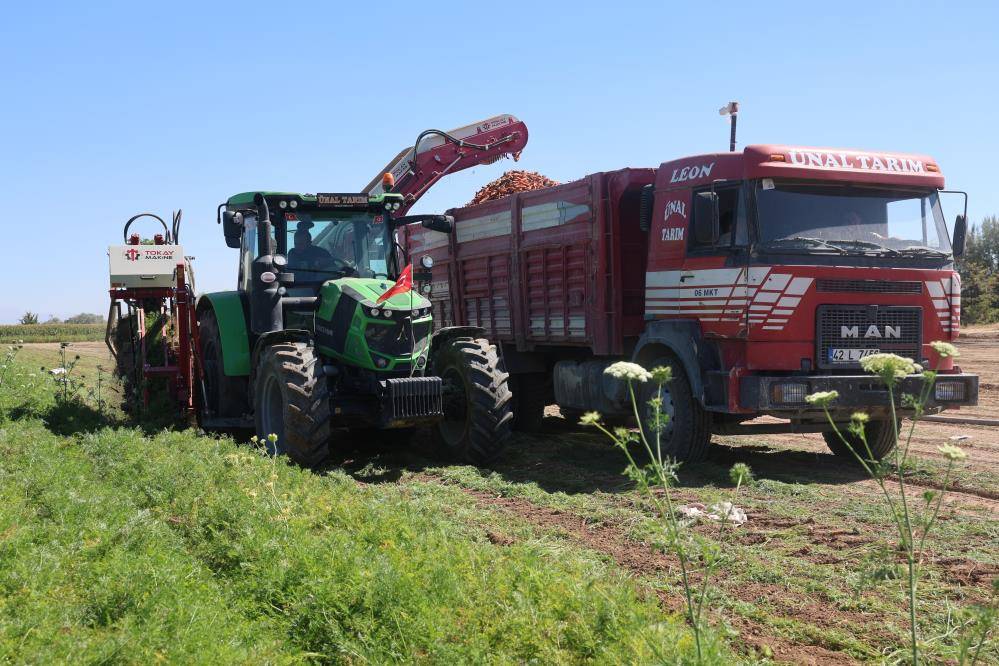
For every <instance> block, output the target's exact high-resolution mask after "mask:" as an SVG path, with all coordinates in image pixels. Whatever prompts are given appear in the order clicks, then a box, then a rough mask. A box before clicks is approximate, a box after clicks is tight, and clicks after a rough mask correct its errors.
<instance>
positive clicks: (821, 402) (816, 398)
mask: <svg viewBox="0 0 999 666" xmlns="http://www.w3.org/2000/svg"><path fill="white" fill-rule="evenodd" d="M838 397H839V391H818V392H816V393H812V394H810V395H806V396H805V402H807V403H808V404H809V405H815V406H816V407H826V406H827V405H830V404H832V402H833V401H834V400H835V399H836V398H838Z"/></svg>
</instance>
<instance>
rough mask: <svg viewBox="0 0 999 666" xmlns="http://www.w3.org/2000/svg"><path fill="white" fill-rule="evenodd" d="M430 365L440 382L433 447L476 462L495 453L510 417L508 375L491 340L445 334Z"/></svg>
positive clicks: (503, 439)
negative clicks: (440, 406)
mask: <svg viewBox="0 0 999 666" xmlns="http://www.w3.org/2000/svg"><path fill="white" fill-rule="evenodd" d="M431 369H432V370H433V372H434V374H436V375H437V376H439V377H440V378H441V379H442V380H443V384H444V418H443V419H441V421H440V422H439V423H438V424H437V427H436V428H435V430H434V439H435V440H436V442H437V444H438V448H440V449H442V450H443V451H444V452H446V453H448V454H449V455H451V456H455V457H458V458H460V459H462V460H465V461H467V462H470V463H472V464H475V465H483V464H485V463H488V462H489V461H491V460H493V459H494V458H496V456H498V455H499V454H500V452H501V451H502V450H503V447H504V446H505V445H506V440H507V439H508V438H509V436H510V426H511V422H512V421H513V413H512V412H511V409H510V407H511V405H510V403H511V401H512V398H513V396H512V395H511V393H510V389H509V387H508V386H507V379H508V378H509V375H508V374H507V373H506V370H504V368H503V362H502V361H501V360H500V358H499V355H498V354H497V353H496V346H495V345H491V344H489V341H488V340H485V339H483V338H470V337H468V338H466V337H460V338H454V339H452V340H448V341H447V342H445V343H444V344H443V345H442V346H441V347H440V348H439V349H438V350H437V351H436V352H435V353H434V357H433V359H431Z"/></svg>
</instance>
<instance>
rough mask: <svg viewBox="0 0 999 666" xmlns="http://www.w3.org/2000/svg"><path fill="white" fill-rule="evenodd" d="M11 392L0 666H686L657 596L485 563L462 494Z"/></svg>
mask: <svg viewBox="0 0 999 666" xmlns="http://www.w3.org/2000/svg"><path fill="white" fill-rule="evenodd" d="M17 361H19V359H17V360H15V362H17ZM65 364H67V365H68V364H69V360H68V359H67V360H66V362H65ZM8 379H9V380H11V381H10V382H9V383H5V384H4V387H3V388H0V608H2V612H0V661H4V662H11V663H66V662H86V663H95V662H100V663H107V662H130V663H156V662H160V661H165V662H173V663H292V662H294V663H298V662H323V663H329V662H337V663H339V662H347V663H367V662H374V663H396V662H429V663H485V662H488V663H580V662H593V663H690V662H691V661H693V652H694V647H693V642H692V640H691V636H690V632H689V630H688V629H687V628H685V627H684V626H683V623H682V622H680V621H679V620H677V619H676V618H675V617H674V616H672V615H669V614H666V613H664V612H663V611H662V609H661V608H660V607H659V605H658V603H657V599H656V598H655V595H653V594H649V593H647V592H642V591H641V590H640V588H639V587H638V585H637V584H636V583H635V582H634V581H632V580H629V579H627V578H626V577H625V576H623V575H622V574H621V573H619V572H618V571H617V570H616V569H615V568H613V567H611V566H607V565H605V564H603V563H600V562H598V561H595V560H594V559H593V558H592V557H591V556H588V555H586V554H584V553H581V552H579V551H574V550H566V549H559V550H557V551H553V550H552V547H551V545H550V544H547V543H545V542H542V541H536V540H526V541H523V542H517V543H513V544H507V545H496V544H494V543H492V542H491V541H490V540H489V539H488V538H487V535H486V534H485V533H484V532H483V531H482V528H481V527H478V526H477V525H476V524H475V523H474V522H472V521H461V520H455V519H453V516H454V514H455V512H461V511H465V512H473V511H475V510H476V509H475V506H474V503H473V500H472V499H471V498H468V497H467V496H465V495H464V494H463V493H461V491H459V490H457V489H454V488H449V487H446V486H441V485H437V484H428V485H423V486H419V485H417V486H399V485H395V484H385V485H379V484H360V483H358V482H356V481H355V480H354V479H353V478H351V477H350V476H348V475H346V474H344V473H341V472H337V471H333V472H330V473H328V474H326V475H318V474H313V473H311V472H307V471H304V470H301V469H299V468H297V467H293V466H290V465H288V464H286V463H285V460H284V459H283V458H270V457H268V456H266V455H262V454H261V452H259V451H257V450H254V449H252V448H250V447H247V446H241V445H238V444H236V443H234V442H233V441H231V440H229V439H213V438H208V437H204V436H199V435H197V434H195V433H194V432H192V431H163V432H161V433H160V434H158V435H155V436H152V437H149V436H146V435H145V434H144V433H143V431H141V430H140V429H136V428H126V427H121V426H119V425H116V424H115V423H114V422H112V421H111V420H110V418H109V417H107V416H105V415H103V414H100V413H97V411H96V410H95V409H94V407H93V402H92V401H90V400H88V399H86V397H85V396H81V398H80V399H70V400H64V399H63V398H62V397H61V396H60V395H59V393H60V392H61V391H62V390H63V388H64V386H63V385H62V384H59V383H58V382H53V381H52V377H51V376H49V374H48V373H46V372H40V371H39V369H38V368H37V367H34V366H31V367H28V366H16V371H15V372H13V373H12V374H11V375H9V376H8ZM8 386H9V387H10V388H8ZM67 410H76V412H78V413H75V414H72V415H71V414H68V413H67ZM84 413H85V414H84ZM84 416H86V418H84ZM5 419H6V420H5ZM67 424H68V425H70V426H71V430H69V429H65V430H64V426H66V425H67ZM63 432H66V433H67V434H61V433H63ZM718 650H719V653H716V654H718V655H719V656H718V657H717V660H716V663H731V655H726V654H724V652H723V650H722V648H718Z"/></svg>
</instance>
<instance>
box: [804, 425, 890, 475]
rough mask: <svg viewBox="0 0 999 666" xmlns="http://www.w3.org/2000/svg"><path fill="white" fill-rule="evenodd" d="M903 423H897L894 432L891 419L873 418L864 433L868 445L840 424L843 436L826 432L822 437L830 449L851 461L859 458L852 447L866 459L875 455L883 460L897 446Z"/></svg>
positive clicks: (855, 461) (877, 458)
mask: <svg viewBox="0 0 999 666" xmlns="http://www.w3.org/2000/svg"><path fill="white" fill-rule="evenodd" d="M901 425H902V424H901V422H899V423H898V424H896V426H895V430H894V432H892V427H891V420H890V419H883V420H877V421H875V420H874V419H871V420H870V421H869V422H868V423H867V426H866V427H865V429H864V434H865V435H866V436H867V446H864V442H863V440H861V439H860V438H859V437H857V436H856V435H854V434H853V433H852V432H850V431H849V430H847V429H846V427H845V426H840V433H841V434H842V438H840V435H838V434H836V433H835V432H824V433H822V437H823V439H825V440H826V446H828V447H829V450H830V451H832V452H833V453H835V454H836V455H837V456H839V457H840V458H843V459H845V460H848V461H850V462H853V463H857V458H856V457H855V456H854V455H853V453H852V452H851V451H850V449H853V450H854V451H856V452H857V454H858V455H859V456H860V457H861V458H863V459H864V460H869V459H870V457H871V456H874V459H875V460H882V459H883V458H884V457H885V456H886V455H888V454H889V453H891V451H892V449H894V448H895V442H896V438H897V435H898V430H899V428H900V427H901ZM844 439H845V440H846V441H845V442H844V441H843V440H844ZM868 448H870V453H868V451H867V449H868ZM857 464H859V463H857Z"/></svg>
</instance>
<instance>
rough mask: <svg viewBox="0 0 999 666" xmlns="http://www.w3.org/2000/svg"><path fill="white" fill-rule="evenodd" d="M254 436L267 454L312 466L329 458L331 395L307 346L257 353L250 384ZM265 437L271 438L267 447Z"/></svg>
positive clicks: (273, 347) (288, 344) (285, 345)
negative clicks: (282, 456) (252, 390)
mask: <svg viewBox="0 0 999 666" xmlns="http://www.w3.org/2000/svg"><path fill="white" fill-rule="evenodd" d="M254 404H255V405H256V408H255V409H254V424H255V426H256V431H257V437H259V438H260V439H261V440H263V441H264V442H267V446H268V449H269V450H270V452H271V453H275V454H277V453H283V454H287V455H288V457H289V458H291V459H292V460H294V461H295V462H296V463H298V464H299V465H301V466H303V467H316V466H317V465H319V463H321V462H322V461H323V460H325V459H326V457H327V455H328V454H329V442H330V434H331V433H330V392H329V385H328V382H327V381H326V376H325V374H324V373H323V368H322V364H321V363H320V362H319V359H318V358H317V357H316V353H315V350H314V349H313V347H312V345H309V344H306V343H304V342H282V343H278V344H274V345H271V346H270V347H267V348H266V349H265V350H264V351H263V352H262V353H261V354H260V362H259V364H258V365H257V374H256V380H255V383H254ZM269 435H276V436H277V441H276V442H275V443H273V444H271V443H270V442H269V441H268V439H267V438H268V436H269Z"/></svg>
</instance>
